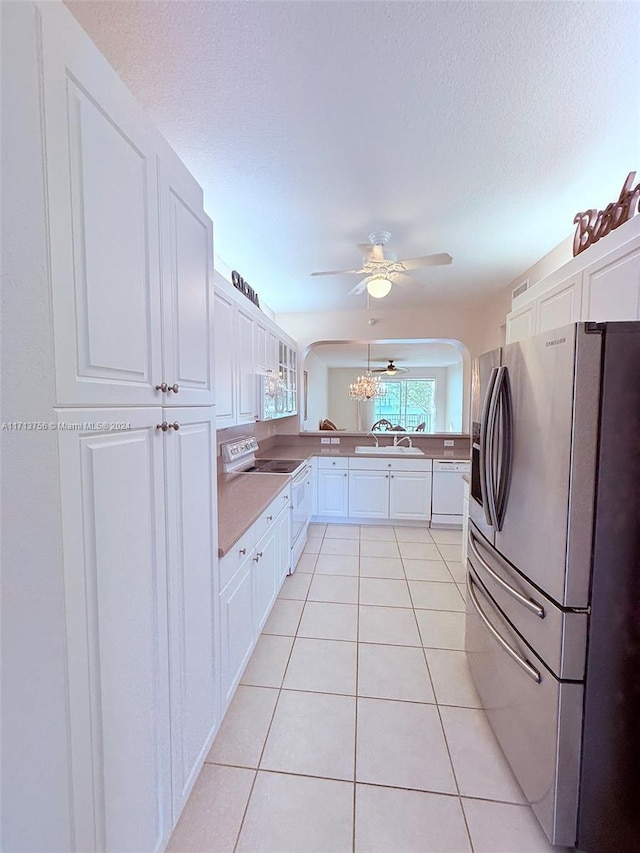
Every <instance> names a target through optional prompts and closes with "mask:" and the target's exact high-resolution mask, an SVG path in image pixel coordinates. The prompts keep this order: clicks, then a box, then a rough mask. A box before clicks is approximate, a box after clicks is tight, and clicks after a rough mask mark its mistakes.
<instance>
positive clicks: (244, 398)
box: [236, 306, 258, 424]
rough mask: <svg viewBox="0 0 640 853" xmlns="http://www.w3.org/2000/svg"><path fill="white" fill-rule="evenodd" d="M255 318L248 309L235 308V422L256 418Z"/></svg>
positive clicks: (245, 421) (240, 422) (241, 422)
mask: <svg viewBox="0 0 640 853" xmlns="http://www.w3.org/2000/svg"><path fill="white" fill-rule="evenodd" d="M255 326H256V323H255V320H254V319H253V317H252V316H251V314H249V312H248V311H245V310H244V309H242V308H240V307H239V306H238V308H237V310H236V341H237V375H238V411H237V417H236V423H239V424H245V423H250V422H252V421H255V420H256V415H257V412H256V406H257V400H258V389H257V379H256V361H255V349H254V331H255Z"/></svg>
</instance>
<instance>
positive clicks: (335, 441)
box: [331, 438, 340, 444]
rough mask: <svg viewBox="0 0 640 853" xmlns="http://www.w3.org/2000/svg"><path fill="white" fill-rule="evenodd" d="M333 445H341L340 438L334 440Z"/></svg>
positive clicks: (332, 440)
mask: <svg viewBox="0 0 640 853" xmlns="http://www.w3.org/2000/svg"><path fill="white" fill-rule="evenodd" d="M331 444H340V439H339V438H332V439H331Z"/></svg>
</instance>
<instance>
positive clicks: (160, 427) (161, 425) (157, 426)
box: [156, 421, 169, 432]
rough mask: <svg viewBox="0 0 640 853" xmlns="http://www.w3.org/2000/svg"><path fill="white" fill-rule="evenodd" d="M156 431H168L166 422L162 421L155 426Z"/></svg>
mask: <svg viewBox="0 0 640 853" xmlns="http://www.w3.org/2000/svg"><path fill="white" fill-rule="evenodd" d="M156 429H161V430H162V432H166V431H167V430H168V429H169V424H168V423H167V422H166V421H162V423H161V424H156Z"/></svg>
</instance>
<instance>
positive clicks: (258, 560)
mask: <svg viewBox="0 0 640 853" xmlns="http://www.w3.org/2000/svg"><path fill="white" fill-rule="evenodd" d="M277 533H278V525H277V524H272V525H271V527H270V528H269V530H268V531H267V532H266V533H265V534H264V536H263V537H262V538H261V539H260V541H259V542H258V544H257V545H256V547H255V551H254V554H253V557H252V558H251V560H252V562H253V566H252V569H253V579H254V584H253V591H254V604H255V610H254V621H255V623H256V626H255V627H256V633H258V634H259V633H260V631H261V630H262V626H263V625H264V623H265V622H266V621H267V616H268V615H269V611H270V610H271V607H272V605H273V602H274V601H275V598H276V595H277V594H278V589H279V586H278V584H277V580H278V579H279V577H280V571H278V570H277V567H276V561H277V559H278V555H279V549H278V543H277Z"/></svg>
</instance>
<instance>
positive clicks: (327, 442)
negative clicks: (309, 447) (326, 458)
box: [320, 438, 331, 444]
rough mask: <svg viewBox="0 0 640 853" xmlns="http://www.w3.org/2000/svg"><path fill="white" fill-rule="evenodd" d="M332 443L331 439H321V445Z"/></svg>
mask: <svg viewBox="0 0 640 853" xmlns="http://www.w3.org/2000/svg"><path fill="white" fill-rule="evenodd" d="M330 443H331V439H330V438H321V439H320V444H330Z"/></svg>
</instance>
